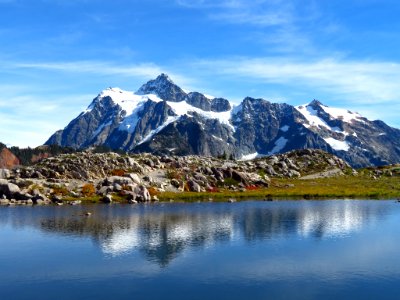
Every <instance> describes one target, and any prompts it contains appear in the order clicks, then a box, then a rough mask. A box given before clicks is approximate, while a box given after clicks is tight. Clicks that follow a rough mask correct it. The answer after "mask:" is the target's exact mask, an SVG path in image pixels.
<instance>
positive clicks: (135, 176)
mask: <svg viewBox="0 0 400 300" xmlns="http://www.w3.org/2000/svg"><path fill="white" fill-rule="evenodd" d="M128 177H129V178H130V179H132V181H133V182H134V183H137V184H142V180H141V179H140V177H139V175H138V174H136V173H129V174H128Z"/></svg>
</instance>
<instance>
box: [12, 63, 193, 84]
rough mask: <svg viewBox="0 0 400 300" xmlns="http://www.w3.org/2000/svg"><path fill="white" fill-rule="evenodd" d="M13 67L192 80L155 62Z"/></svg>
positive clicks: (13, 67)
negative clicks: (163, 76)
mask: <svg viewBox="0 0 400 300" xmlns="http://www.w3.org/2000/svg"><path fill="white" fill-rule="evenodd" d="M8 67H9V68H11V69H41V70H50V71H51V70H52V71H58V72H68V73H74V74H82V73H87V74H94V75H106V76H110V75H115V76H123V77H138V78H141V79H142V80H143V79H153V78H155V77H156V76H157V75H159V74H161V73H168V74H170V76H171V77H173V78H175V81H176V82H177V83H180V84H182V85H184V86H190V85H191V84H192V80H191V79H190V78H189V77H187V76H182V75H180V74H178V73H175V72H173V71H171V70H168V69H167V68H164V67H161V66H159V65H156V64H153V63H142V64H136V65H116V64H112V63H110V62H101V61H73V62H40V63H12V64H9V65H8Z"/></svg>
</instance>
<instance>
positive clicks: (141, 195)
mask: <svg viewBox="0 0 400 300" xmlns="http://www.w3.org/2000/svg"><path fill="white" fill-rule="evenodd" d="M134 193H135V194H136V197H135V199H134V200H136V201H138V202H148V201H150V200H151V196H150V193H149V191H148V190H147V188H146V187H145V186H144V185H138V186H137V187H136V188H135V190H134Z"/></svg>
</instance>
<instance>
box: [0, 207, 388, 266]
mask: <svg viewBox="0 0 400 300" xmlns="http://www.w3.org/2000/svg"><path fill="white" fill-rule="evenodd" d="M87 210H90V211H92V213H93V214H92V215H91V216H90V217H85V216H84V212H85V211H87ZM389 211H390V205H382V204H381V203H379V202H374V201H343V200H342V201H313V202H307V201H282V202H242V203H235V204H227V203H210V204H209V203H204V204H158V205H148V206H122V205H120V206H119V205H114V206H90V207H60V208H59V207H34V208H2V209H0V222H1V223H2V224H3V226H7V225H11V226H13V227H14V228H21V227H26V226H30V227H34V228H36V229H39V230H41V231H42V232H46V233H48V234H62V235H72V236H76V237H89V238H91V239H92V240H93V241H94V243H95V244H97V245H99V247H100V249H101V250H102V252H103V253H104V254H106V255H110V256H120V255H124V254H127V253H131V252H134V251H137V252H139V253H142V254H143V255H144V256H145V257H146V259H147V260H149V261H153V262H156V263H157V264H159V265H160V266H162V267H164V266H167V265H168V264H169V263H170V262H171V261H172V260H173V259H174V258H176V257H178V256H179V255H181V254H182V253H183V252H184V251H185V250H186V249H196V248H200V247H207V246H212V245H215V244H216V243H233V242H245V243H246V242H251V243H257V241H265V240H270V239H280V238H284V237H287V236H288V235H291V236H298V237H299V238H301V237H313V238H316V239H324V238H325V239H326V238H332V237H334V238H340V237H344V236H346V235H348V234H350V233H352V232H355V231H358V230H361V229H362V227H363V226H366V225H368V224H371V223H372V222H375V221H377V220H378V219H381V218H384V217H385V216H386V215H387V214H388V213H389ZM1 223H0V224H1Z"/></svg>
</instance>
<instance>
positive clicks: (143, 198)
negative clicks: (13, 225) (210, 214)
mask: <svg viewBox="0 0 400 300" xmlns="http://www.w3.org/2000/svg"><path fill="white" fill-rule="evenodd" d="M354 172H355V171H354V170H353V169H351V168H350V166H349V165H348V164H347V163H345V162H344V161H343V160H342V159H340V158H337V157H336V156H333V155H331V154H328V153H326V152H323V151H321V150H309V149H306V150H297V151H292V152H288V153H286V154H281V155H273V156H269V157H264V158H260V159H255V160H251V161H233V160H226V159H218V158H214V157H200V156H156V155H151V154H140V155H120V154H117V153H92V152H90V151H85V152H78V153H73V154H62V155H59V156H56V157H51V158H46V159H43V160H42V161H40V162H39V163H37V164H35V165H33V166H29V167H19V168H14V169H12V170H8V169H0V204H1V205H33V204H36V205H46V204H58V205H62V204H65V203H68V204H79V203H81V200H96V201H102V202H105V203H111V202H113V201H118V202H128V203H138V202H149V201H158V197H157V195H160V193H163V192H175V193H182V192H197V193H202V192H218V191H222V190H229V191H240V192H246V191H247V190H254V189H268V187H269V185H270V181H271V178H307V177H310V176H311V177H312V176H341V175H343V174H344V173H354Z"/></svg>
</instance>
